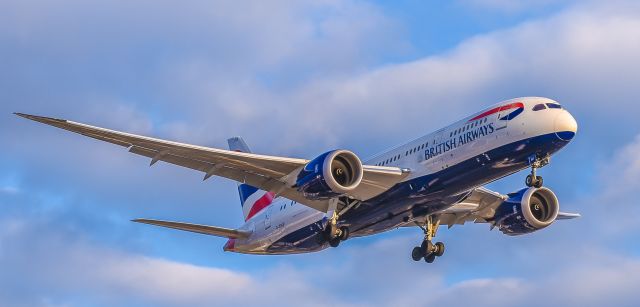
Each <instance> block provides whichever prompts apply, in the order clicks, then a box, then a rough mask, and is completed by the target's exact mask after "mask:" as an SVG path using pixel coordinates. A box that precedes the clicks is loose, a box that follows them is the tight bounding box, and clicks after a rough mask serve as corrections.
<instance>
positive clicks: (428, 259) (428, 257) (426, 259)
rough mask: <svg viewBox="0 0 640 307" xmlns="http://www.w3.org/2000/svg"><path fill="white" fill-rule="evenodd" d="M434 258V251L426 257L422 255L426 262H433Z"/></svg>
mask: <svg viewBox="0 0 640 307" xmlns="http://www.w3.org/2000/svg"><path fill="white" fill-rule="evenodd" d="M435 260H436V254H434V253H431V254H429V255H427V256H426V257H424V261H426V262H427V263H433V262H434V261H435Z"/></svg>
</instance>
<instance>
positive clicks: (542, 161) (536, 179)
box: [524, 155, 550, 188]
mask: <svg viewBox="0 0 640 307" xmlns="http://www.w3.org/2000/svg"><path fill="white" fill-rule="evenodd" d="M549 161H550V157H549V156H548V155H547V156H545V157H539V156H537V155H534V156H532V157H530V158H529V164H530V165H531V174H529V175H527V178H526V179H525V181H524V183H525V184H526V185H527V186H528V187H536V188H541V187H542V185H543V184H544V180H543V179H542V176H537V175H536V170H537V169H539V168H541V167H543V166H545V165H547V164H549Z"/></svg>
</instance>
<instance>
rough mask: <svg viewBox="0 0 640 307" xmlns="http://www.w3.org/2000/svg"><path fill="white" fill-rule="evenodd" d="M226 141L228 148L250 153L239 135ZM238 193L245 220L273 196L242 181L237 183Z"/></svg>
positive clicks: (269, 201) (260, 209)
mask: <svg viewBox="0 0 640 307" xmlns="http://www.w3.org/2000/svg"><path fill="white" fill-rule="evenodd" d="M227 142H228V143H229V150H233V151H238V152H246V153H251V150H250V149H249V146H248V145H247V143H245V141H244V140H243V139H242V138H241V137H233V138H230V139H228V140H227ZM238 193H239V194H240V204H241V205H242V213H243V214H244V220H245V221H247V220H249V219H251V218H252V217H253V216H255V215H256V214H258V212H260V211H262V209H264V208H266V207H268V206H269V205H271V203H272V202H273V199H274V198H275V194H274V193H271V192H267V191H263V190H260V189H258V188H256V187H253V186H250V185H248V184H244V183H241V184H238Z"/></svg>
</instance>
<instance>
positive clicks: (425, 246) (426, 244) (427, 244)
mask: <svg viewBox="0 0 640 307" xmlns="http://www.w3.org/2000/svg"><path fill="white" fill-rule="evenodd" d="M420 248H421V249H422V254H423V255H429V254H430V253H431V251H433V243H431V241H426V240H425V241H422V244H421V245H420Z"/></svg>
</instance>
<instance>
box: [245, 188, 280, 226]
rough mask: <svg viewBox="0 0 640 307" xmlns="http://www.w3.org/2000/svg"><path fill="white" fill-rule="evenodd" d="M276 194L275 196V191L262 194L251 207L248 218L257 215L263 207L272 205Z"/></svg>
mask: <svg viewBox="0 0 640 307" xmlns="http://www.w3.org/2000/svg"><path fill="white" fill-rule="evenodd" d="M274 196H275V194H274V193H271V192H267V193H265V194H264V195H262V197H260V199H258V200H256V202H255V204H253V207H251V210H250V211H249V214H247V220H249V219H250V218H252V217H253V216H254V215H256V214H257V213H258V212H260V210H262V209H264V208H266V207H267V206H269V205H271V203H272V202H273V197H274Z"/></svg>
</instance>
